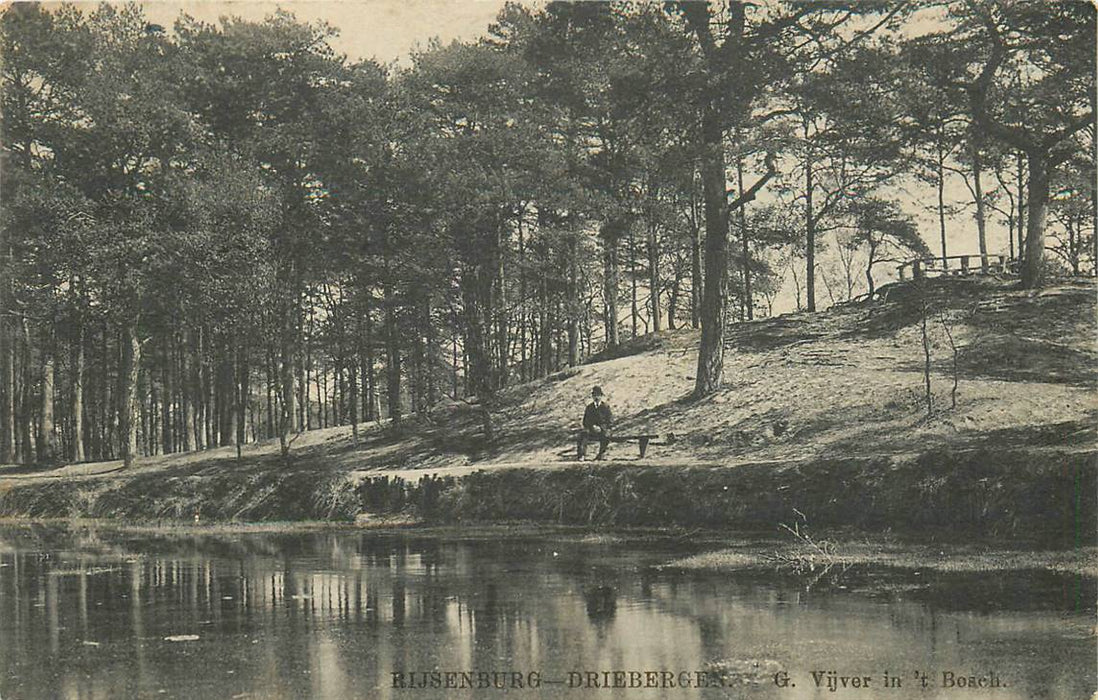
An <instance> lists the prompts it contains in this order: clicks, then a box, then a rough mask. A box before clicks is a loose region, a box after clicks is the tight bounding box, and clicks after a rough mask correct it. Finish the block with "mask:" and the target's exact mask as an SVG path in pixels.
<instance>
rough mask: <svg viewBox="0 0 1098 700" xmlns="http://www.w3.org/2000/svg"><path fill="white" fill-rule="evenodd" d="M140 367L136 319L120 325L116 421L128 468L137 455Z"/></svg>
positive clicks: (123, 456) (125, 464) (124, 462)
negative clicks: (120, 378)
mask: <svg viewBox="0 0 1098 700" xmlns="http://www.w3.org/2000/svg"><path fill="white" fill-rule="evenodd" d="M140 368H141V341H140V339H139V338H138V336H137V321H136V320H132V321H128V322H126V323H125V324H123V326H122V376H123V381H122V389H123V390H122V396H121V397H120V399H121V400H120V401H119V412H118V423H119V433H120V437H121V452H122V466H123V467H124V468H126V469H129V468H130V467H132V466H133V461H134V459H135V458H136V457H137V423H138V420H137V411H138V405H137V399H138V396H137V379H138V375H139V373H140Z"/></svg>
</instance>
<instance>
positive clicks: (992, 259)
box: [896, 255, 1015, 281]
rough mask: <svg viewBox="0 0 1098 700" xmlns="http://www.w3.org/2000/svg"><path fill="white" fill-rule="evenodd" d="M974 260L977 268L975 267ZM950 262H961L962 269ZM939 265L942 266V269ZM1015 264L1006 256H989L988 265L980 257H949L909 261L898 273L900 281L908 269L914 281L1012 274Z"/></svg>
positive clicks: (905, 276) (905, 275)
mask: <svg viewBox="0 0 1098 700" xmlns="http://www.w3.org/2000/svg"><path fill="white" fill-rule="evenodd" d="M974 259H975V266H973V260H974ZM950 260H958V261H960V267H950V265H949V261H950ZM939 263H940V264H941V266H940V267H939ZM1014 263H1015V261H1014V259H1013V258H1010V257H1007V256H1006V255H989V256H987V263H986V264H985V263H984V259H983V258H982V257H981V256H979V255H948V256H946V257H941V256H939V257H936V258H918V259H916V260H908V261H907V262H905V263H903V264H901V265H900V266H899V267H897V268H896V272H897V273H898V274H899V276H900V281H903V280H906V279H907V268H911V278H912V279H921V278H923V277H931V276H942V275H973V274H979V275H987V274H1002V273H1005V272H1010V271H1011V269H1012V268H1013V267H1014Z"/></svg>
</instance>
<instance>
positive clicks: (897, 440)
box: [0, 278, 1098, 480]
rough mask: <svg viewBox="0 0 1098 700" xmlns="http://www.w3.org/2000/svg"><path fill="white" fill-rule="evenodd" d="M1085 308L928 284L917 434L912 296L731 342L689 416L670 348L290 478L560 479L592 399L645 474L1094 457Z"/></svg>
mask: <svg viewBox="0 0 1098 700" xmlns="http://www.w3.org/2000/svg"><path fill="white" fill-rule="evenodd" d="M1095 291H1096V286H1095V284H1094V282H1093V281H1092V280H1084V281H1072V282H1065V283H1062V284H1059V285H1056V286H1053V287H1050V288H1048V289H1045V290H1042V291H1040V292H1036V293H1034V292H1023V291H1014V290H1012V289H1011V288H1010V287H1009V286H1007V285H1006V284H1005V283H1002V282H997V281H995V280H991V279H978V278H966V279H950V280H938V281H934V282H933V283H932V284H931V286H930V287H929V290H928V292H927V294H926V300H927V305H928V307H929V309H930V313H929V317H928V323H927V327H928V337H929V340H930V353H931V364H932V375H931V382H932V399H933V411H932V413H931V415H929V416H928V415H927V410H926V405H925V395H924V391H925V389H924V375H923V362H924V356H923V336H922V330H921V328H922V317H923V313H922V309H923V297H922V296H920V294H919V293H917V291H916V290H915V289H914V287H912V286H911V285H906V286H893V287H892V288H891V289H890V290H889V292H888V296H887V298H886V299H885V300H883V301H881V300H878V301H874V302H868V303H861V304H852V305H847V306H843V307H838V308H834V309H831V310H829V311H825V312H821V313H817V314H807V313H800V314H788V315H785V316H781V317H778V318H773V319H765V320H760V321H754V322H748V323H740V324H735V325H733V326H732V327H730V332H729V338H728V343H727V352H726V357H725V377H726V385H725V387H724V389H723V390H722V391H720V392H718V393H717V394H715V395H713V396H710V397H707V398H705V399H703V400H700V401H694V400H691V399H690V392H691V390H692V388H693V375H694V368H695V363H696V347H697V340H698V337H697V332H696V331H690V330H685V331H668V332H665V333H663V334H661V335H660V336H658V337H652V336H649V337H646V338H642V339H638V340H637V341H634V342H633V343H631V344H627V345H626V347H624V348H622V349H621V350H620V352H619V355H621V356H619V357H616V358H613V359H605V360H599V358H595V359H594V360H592V361H591V362H589V363H587V364H585V365H582V366H580V367H578V368H574V369H570V370H566V371H564V372H561V373H558V374H556V375H553V376H550V377H548V378H547V379H545V380H540V381H536V382H531V383H528V384H523V385H519V386H512V387H509V388H508V389H507V390H506V391H505V392H503V394H502V396H501V397H500V405H499V407H498V410H497V411H496V412H495V414H494V419H495V421H496V425H497V430H498V433H499V438H498V440H497V442H496V444H494V445H492V446H490V447H489V446H485V444H484V442H483V440H482V439H481V438H480V429H479V426H478V419H477V413H476V410H475V407H472V406H469V405H467V404H465V403H462V402H453V403H448V404H446V405H440V406H438V407H436V408H435V409H434V410H433V411H432V412H431V415H430V417H429V418H425V419H413V420H410V421H408V423H407V424H406V425H405V426H403V427H402V428H401V429H400V430H399V431H397V430H392V429H390V428H389V427H386V426H371V427H369V428H368V429H367V428H363V429H362V430H360V435H359V440H358V441H357V443H353V442H352V439H351V434H350V433H351V431H350V428H347V427H344V428H335V429H329V430H323V431H313V432H310V433H308V434H305V435H302V436H300V437H299V438H298V439H297V440H296V441H295V443H294V447H293V451H294V455H295V459H294V461H295V466H296V467H299V468H309V469H314V470H318V471H330V470H331V471H346V472H355V473H359V474H363V473H370V472H376V471H378V470H385V471H392V470H397V471H399V473H401V474H402V475H403V474H408V473H410V472H411V471H412V470H416V471H418V470H423V469H426V470H431V471H435V472H438V471H440V470H444V471H445V472H448V473H461V472H464V471H469V470H471V469H475V468H491V467H492V466H503V465H522V466H529V467H533V468H547V467H548V468H553V467H567V466H570V465H571V464H573V462H572V461H571V460H572V459H573V457H572V455H573V449H574V448H573V446H572V444H571V440H570V430H572V429H574V428H575V427H577V426H578V423H579V419H580V416H581V415H582V412H583V407H584V405H585V404H586V402H587V400H588V399H587V397H588V396H589V393H590V389H591V387H592V386H594V385H596V384H597V385H600V386H602V387H603V388H604V389H605V390H606V392H607V394H608V399H609V401H610V404H611V406H612V407H613V410H614V414H615V416H616V418H617V421H618V423H617V432H618V433H619V434H627V433H633V432H646V433H658V434H660V435H663V436H666V435H667V434H669V433H673V434H674V435H675V437H676V442H675V444H674V445H673V446H665V445H655V446H653V447H651V448H650V451H649V456H648V458H647V459H646V460H645V463H652V464H661V463H666V464H712V465H727V466H730V467H733V466H735V465H736V464H741V463H744V462H764V461H779V462H787V461H793V460H800V459H809V458H816V457H835V456H843V455H851V456H866V455H876V454H907V453H913V452H921V451H925V450H927V449H931V448H938V447H947V448H955V449H965V448H975V447H996V448H1019V449H1026V450H1034V451H1040V450H1042V449H1052V448H1055V449H1078V450H1085V449H1092V448H1093V446H1094V445H1095V437H1096V434H1095V425H1096V418H1098V392H1096V391H1095V388H1096V373H1095V372H1096V368H1098V351H1096V347H1095V328H1096V324H1095ZM947 331H948V332H947ZM950 336H952V344H951V340H950ZM954 346H955V347H956V352H954V350H953V347H954ZM955 364H956V377H957V390H956V408H953V407H952V399H951V394H952V388H953V381H954V365H955ZM277 449H278V447H277V442H268V443H262V444H259V445H249V446H248V447H246V448H245V450H244V456H245V457H246V458H247V459H245V460H244V461H243V462H237V461H236V460H235V450H233V449H232V448H221V449H218V450H212V451H209V452H204V453H199V454H190V455H170V456H167V457H160V458H149V459H145V460H140V461H139V464H138V469H139V470H141V471H145V470H169V471H173V472H177V473H180V474H192V475H199V474H201V473H202V472H203V470H205V469H219V470H223V469H247V468H249V467H260V466H262V465H264V464H266V465H269V466H270V465H275V464H277V463H278V461H279V460H278V458H277ZM611 452H612V458H613V459H614V460H615V461H631V460H636V459H637V451H636V448H635V446H633V445H615V446H614V447H612V448H611ZM593 453H594V450H592V451H591V453H590V454H593ZM118 467H119V464H118V463H101V464H86V465H69V466H66V467H62V468H60V469H54V470H50V471H49V472H41V471H33V470H11V469H8V470H5V472H7V473H5V474H2V475H0V480H2V479H5V478H7V479H20V480H22V479H30V480H37V479H42V478H56V477H58V476H69V475H88V476H89V477H90V478H95V477H96V476H97V475H100V474H111V473H113V474H117V472H116V471H115V470H116V469H117V468H118Z"/></svg>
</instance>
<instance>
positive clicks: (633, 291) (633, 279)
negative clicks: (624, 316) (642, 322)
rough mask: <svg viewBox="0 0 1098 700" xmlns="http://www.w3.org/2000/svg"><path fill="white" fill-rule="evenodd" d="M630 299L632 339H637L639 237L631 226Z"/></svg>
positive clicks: (634, 227)
mask: <svg viewBox="0 0 1098 700" xmlns="http://www.w3.org/2000/svg"><path fill="white" fill-rule="evenodd" d="M628 238H629V262H628V270H629V298H630V313H629V318H630V320H631V321H632V326H631V328H632V335H631V336H630V337H631V338H636V337H637V318H638V317H639V314H638V311H637V273H636V263H637V236H636V226H632V225H630V226H629V236H628Z"/></svg>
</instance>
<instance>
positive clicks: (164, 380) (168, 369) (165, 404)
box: [150, 333, 175, 454]
mask: <svg viewBox="0 0 1098 700" xmlns="http://www.w3.org/2000/svg"><path fill="white" fill-rule="evenodd" d="M163 350H164V354H163V356H162V358H161V361H162V362H163V365H162V366H161V370H160V376H161V381H160V386H161V388H162V389H163V393H162V398H163V400H162V401H161V403H160V411H161V418H160V431H161V434H162V439H161V444H162V445H163V453H164V454H171V453H172V452H174V451H175V446H174V445H173V444H172V350H171V333H165V334H164V348H163ZM150 379H151V378H150Z"/></svg>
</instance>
